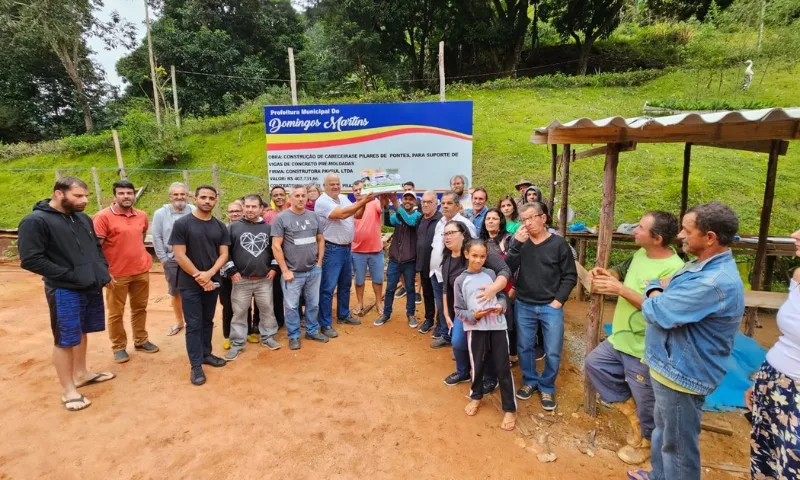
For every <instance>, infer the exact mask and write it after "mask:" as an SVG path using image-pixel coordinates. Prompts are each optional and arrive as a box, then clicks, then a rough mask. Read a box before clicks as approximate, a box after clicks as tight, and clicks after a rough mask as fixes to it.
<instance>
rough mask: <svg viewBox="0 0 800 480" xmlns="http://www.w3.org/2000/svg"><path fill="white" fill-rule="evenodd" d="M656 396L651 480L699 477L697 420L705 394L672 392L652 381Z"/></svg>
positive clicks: (700, 415)
mask: <svg viewBox="0 0 800 480" xmlns="http://www.w3.org/2000/svg"><path fill="white" fill-rule="evenodd" d="M651 383H652V384H653V393H654V394H655V396H656V408H655V420H656V429H655V430H653V437H652V440H651V441H652V446H651V447H650V453H651V456H652V457H651V458H650V463H651V465H653V470H652V471H651V472H650V479H651V480H671V479H673V478H679V479H681V480H700V446H699V439H700V420H701V419H702V417H703V410H702V409H703V403H704V402H705V400H706V397H705V396H703V395H692V394H690V393H682V392H678V391H675V390H673V389H671V388H669V387H665V386H664V385H661V384H660V383H658V381H656V380H653V381H652V382H651Z"/></svg>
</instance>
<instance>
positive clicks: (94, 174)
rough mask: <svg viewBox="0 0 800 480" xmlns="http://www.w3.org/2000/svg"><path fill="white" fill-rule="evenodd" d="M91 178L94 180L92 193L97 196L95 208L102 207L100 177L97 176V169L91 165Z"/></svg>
mask: <svg viewBox="0 0 800 480" xmlns="http://www.w3.org/2000/svg"><path fill="white" fill-rule="evenodd" d="M92 180H94V195H95V196H96V197H97V210H98V211H99V210H102V209H103V201H102V199H103V192H102V190H100V177H98V176H97V169H96V168H95V167H92Z"/></svg>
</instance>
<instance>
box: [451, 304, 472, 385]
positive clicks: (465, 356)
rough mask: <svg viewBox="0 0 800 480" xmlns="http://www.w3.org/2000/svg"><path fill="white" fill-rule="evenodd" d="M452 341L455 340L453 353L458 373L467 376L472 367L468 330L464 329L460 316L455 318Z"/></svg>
mask: <svg viewBox="0 0 800 480" xmlns="http://www.w3.org/2000/svg"><path fill="white" fill-rule="evenodd" d="M451 341H452V342H453V355H454V356H455V357H456V373H458V374H459V375H462V376H467V375H469V371H470V369H471V368H470V361H469V347H468V346H467V332H465V331H464V324H463V323H462V322H461V320H460V319H459V318H458V317H456V318H454V319H453V332H452V333H451Z"/></svg>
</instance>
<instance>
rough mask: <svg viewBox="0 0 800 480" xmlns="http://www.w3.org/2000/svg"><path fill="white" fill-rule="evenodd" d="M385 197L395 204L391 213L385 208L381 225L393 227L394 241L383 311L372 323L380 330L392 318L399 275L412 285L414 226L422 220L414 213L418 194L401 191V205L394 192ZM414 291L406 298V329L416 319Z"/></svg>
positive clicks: (414, 271)
mask: <svg viewBox="0 0 800 480" xmlns="http://www.w3.org/2000/svg"><path fill="white" fill-rule="evenodd" d="M382 197H383V198H386V197H388V200H391V202H392V204H393V205H394V213H392V212H390V211H389V209H388V208H386V209H384V211H383V222H384V225H386V226H387V227H394V238H392V244H391V246H389V265H388V266H387V267H386V276H387V277H388V278H387V281H386V298H385V299H384V302H383V312H380V315H379V316H378V318H377V319H376V320H375V321H374V322H373V323H372V324H373V325H375V326H376V327H380V326H381V325H383V324H384V323H386V322H388V321H389V319H390V318H391V317H392V301H393V300H394V291H395V289H397V282H399V281H400V277H401V275H402V277H403V279H404V281H405V284H406V285H414V275H415V273H416V266H417V262H416V260H417V223H419V219H420V218H422V213H421V212H417V211H415V208H414V207H415V204H416V202H417V195H416V194H415V193H414V192H413V191H412V190H406V191H405V192H403V206H402V207H401V206H400V204H399V203H398V202H397V196H396V195H395V194H393V193H391V194H388V195H385V196H382ZM415 300H416V292H415V291H414V289H413V288H411V289H409V290H408V292H407V297H406V318H407V319H408V326H409V327H411V328H417V326H418V325H417V318H416V317H415V316H414V310H415V309H416V307H415V303H416V302H415Z"/></svg>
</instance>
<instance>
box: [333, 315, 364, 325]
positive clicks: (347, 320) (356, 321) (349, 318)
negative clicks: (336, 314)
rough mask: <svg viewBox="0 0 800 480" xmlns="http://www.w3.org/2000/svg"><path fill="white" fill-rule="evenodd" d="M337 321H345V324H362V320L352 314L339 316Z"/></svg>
mask: <svg viewBox="0 0 800 480" xmlns="http://www.w3.org/2000/svg"><path fill="white" fill-rule="evenodd" d="M336 323H339V324H342V323H344V324H345V325H361V320H359V319H357V318H353V316H352V315H348V316H347V317H345V318H337V319H336Z"/></svg>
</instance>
